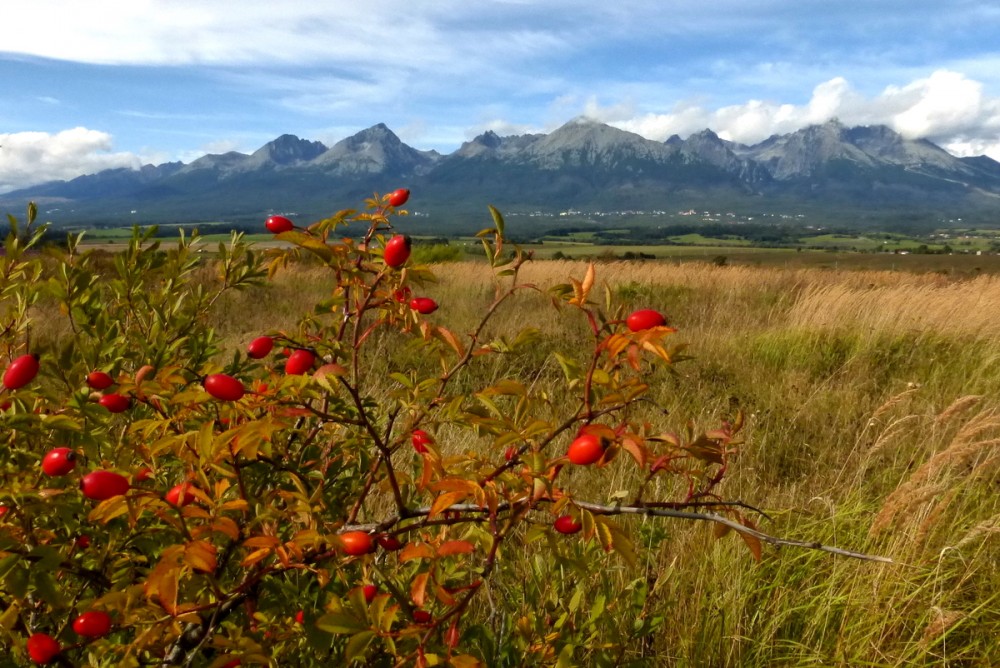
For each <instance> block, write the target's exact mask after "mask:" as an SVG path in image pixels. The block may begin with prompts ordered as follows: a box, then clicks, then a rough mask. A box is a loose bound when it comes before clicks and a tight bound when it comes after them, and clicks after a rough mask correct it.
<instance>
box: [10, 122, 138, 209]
mask: <svg viewBox="0 0 1000 668" xmlns="http://www.w3.org/2000/svg"><path fill="white" fill-rule="evenodd" d="M112 148H113V146H112V138H111V135H109V134H108V133H106V132H100V131H98V130H89V129H87V128H83V127H77V128H72V129H70V130H63V131H62V132H58V133H56V134H50V133H48V132H15V133H10V134H0V193H5V192H10V191H11V190H16V189H18V188H23V187H26V186H29V185H32V184H36V183H42V182H45V181H54V180H58V179H72V178H75V177H77V176H80V175H81V174H90V173H93V172H98V171H100V170H102V169H111V168H114V167H131V168H138V167H139V166H140V164H141V161H140V159H139V157H138V156H136V155H134V154H132V153H126V152H118V153H116V152H114V151H112Z"/></svg>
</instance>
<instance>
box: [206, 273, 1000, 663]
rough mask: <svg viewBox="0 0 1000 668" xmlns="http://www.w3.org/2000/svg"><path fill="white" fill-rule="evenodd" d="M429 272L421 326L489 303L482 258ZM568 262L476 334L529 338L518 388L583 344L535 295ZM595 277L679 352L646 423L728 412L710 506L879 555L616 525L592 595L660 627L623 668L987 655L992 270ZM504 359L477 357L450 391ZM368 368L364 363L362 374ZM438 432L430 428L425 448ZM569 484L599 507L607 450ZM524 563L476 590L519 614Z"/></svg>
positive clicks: (305, 287)
mask: <svg viewBox="0 0 1000 668" xmlns="http://www.w3.org/2000/svg"><path fill="white" fill-rule="evenodd" d="M435 270H436V272H437V274H438V278H439V280H438V282H437V283H434V284H429V285H426V286H420V287H419V288H416V287H415V292H418V293H420V294H427V295H429V296H432V297H434V299H436V300H437V301H438V302H439V303H440V304H441V310H440V311H438V312H437V313H435V314H434V315H433V316H431V317H432V318H433V320H434V322H435V323H437V324H442V325H445V326H447V327H449V328H451V329H452V330H454V331H455V332H456V333H457V334H459V335H462V334H463V333H464V332H468V331H470V330H471V328H472V326H473V325H474V323H475V322H477V319H478V316H479V314H481V313H482V310H483V308H484V307H485V305H486V304H488V303H489V302H490V300H491V299H492V296H493V288H492V281H491V278H490V275H489V271H488V267H487V266H486V265H485V264H483V263H481V262H460V263H449V264H445V265H440V266H438V267H435ZM585 270H586V263H585V262H578V261H548V262H536V263H529V264H528V265H526V266H525V267H524V270H523V273H522V275H521V277H520V280H521V282H523V283H526V284H531V285H534V286H537V288H538V290H525V291H524V292H523V293H521V294H520V295H519V296H518V297H517V298H515V299H514V300H511V302H510V303H508V304H506V305H505V306H504V307H503V308H502V309H501V311H500V312H499V313H498V317H497V320H496V322H495V323H493V324H492V325H491V326H490V327H489V328H488V330H487V332H486V334H487V336H489V337H493V336H501V335H510V334H512V333H514V332H516V331H517V330H518V329H520V328H521V327H524V326H528V325H534V326H537V327H539V329H540V330H541V331H542V333H543V334H544V337H545V339H544V341H543V343H542V344H540V345H539V346H538V349H537V350H536V351H534V357H532V358H531V359H529V360H526V362H530V364H527V363H526V365H525V368H529V367H531V368H535V367H538V366H539V365H540V366H541V368H542V372H541V373H539V374H537V375H534V376H531V377H530V378H527V379H526V380H527V381H528V382H530V383H531V384H532V387H539V388H545V389H546V391H548V392H551V393H552V394H553V396H554V397H556V401H558V396H559V394H558V392H559V391H560V390H559V388H558V380H559V377H560V374H559V372H558V367H557V366H556V365H555V364H554V363H552V361H551V359H549V356H548V350H549V346H558V347H562V348H563V349H567V348H568V349H570V350H572V349H573V346H574V345H577V344H579V346H580V350H585V348H586V346H587V345H588V334H587V330H586V325H585V321H584V320H583V319H582V317H580V316H579V314H577V313H575V311H574V310H573V309H564V311H563V312H562V316H561V317H557V315H556V314H557V311H556V310H555V309H554V308H553V307H552V305H551V300H550V299H549V298H548V297H547V296H546V294H545V290H546V289H547V288H549V287H551V286H552V285H554V284H557V283H565V282H567V281H568V278H569V277H570V276H573V277H576V278H578V279H579V278H582V276H583V275H584V272H585ZM605 284H606V285H607V286H608V287H609V288H610V289H611V291H612V292H613V293H614V295H615V296H616V297H617V298H619V299H621V300H624V302H625V305H626V308H639V307H647V306H648V307H653V308H658V309H661V310H663V311H665V312H666V313H668V314H669V316H670V318H671V320H672V324H674V325H676V326H677V327H678V328H679V330H680V331H679V333H678V334H677V335H676V337H677V338H678V339H679V340H683V341H686V342H689V343H690V344H691V352H692V353H693V354H694V355H695V356H696V357H695V359H694V360H692V361H689V362H685V363H684V364H681V365H678V366H677V367H676V372H677V373H676V375H667V374H659V375H656V376H653V377H651V379H650V380H651V382H652V383H653V385H654V388H653V390H652V391H651V397H650V398H651V399H652V402H651V404H650V405H649V408H648V410H649V419H650V420H651V421H655V422H656V423H657V424H658V425H659V426H661V427H663V428H664V429H679V428H681V427H682V426H683V424H684V422H685V421H686V420H687V419H689V418H692V419H694V420H695V421H696V422H697V423H698V424H699V425H700V426H706V427H707V426H710V425H712V424H713V423H714V424H717V422H718V420H719V419H721V418H722V417H724V416H725V415H727V414H728V413H729V412H730V411H731V410H732V408H733V407H734V406H737V405H738V406H740V407H741V408H742V409H743V410H744V411H745V412H746V413H747V417H748V424H747V429H746V438H747V444H746V446H745V447H744V452H743V454H742V455H741V457H740V458H739V459H738V460H737V461H736V462H735V463H734V467H733V470H732V471H731V473H730V476H729V478H728V480H727V481H726V483H725V484H724V486H723V488H722V493H723V494H724V495H725V496H726V497H727V498H733V499H740V500H744V501H747V502H749V503H752V504H754V505H756V506H758V507H760V508H763V509H765V510H767V511H768V512H769V514H770V515H771V516H772V517H773V520H770V521H762V522H761V526H762V528H764V529H765V530H767V531H771V532H773V533H776V534H782V535H786V536H789V537H794V538H799V539H802V540H818V541H822V542H826V543H831V544H835V545H838V546H840V547H844V548H848V549H855V550H862V551H869V552H873V553H878V554H882V555H886V556H890V557H892V558H894V559H896V560H897V561H898V562H900V564H901V565H900V566H884V565H873V564H868V563H863V562H853V561H845V560H841V559H836V558H832V557H830V556H829V555H824V554H820V553H816V552H809V551H794V550H784V551H781V552H778V551H775V550H768V549H765V556H764V559H763V560H762V562H761V563H759V564H757V563H755V562H753V560H752V559H751V558H750V556H749V554H748V553H747V551H746V548H745V546H743V545H742V544H741V542H740V541H739V540H738V539H736V538H735V537H732V536H731V537H728V538H725V539H722V540H714V539H713V538H712V533H711V528H710V527H707V526H704V525H698V524H684V523H674V524H671V523H664V522H658V521H653V520H635V521H624V523H625V524H626V525H627V526H628V528H629V531H630V532H631V533H632V534H633V535H634V536H635V537H636V540H637V542H639V543H641V544H642V545H643V546H644V548H645V552H644V556H643V561H642V563H641V564H640V565H639V572H634V571H631V570H630V569H628V568H625V567H624V566H623V565H622V564H621V563H620V562H618V561H614V560H611V561H609V562H608V564H606V565H604V566H602V570H601V573H600V577H601V583H602V584H601V585H600V586H612V587H620V588H621V590H620V591H621V592H622V593H621V594H620V597H621V601H620V602H621V604H622V605H624V606H625V607H623V608H621V613H620V614H621V615H623V616H624V615H628V614H632V613H634V612H635V611H634V610H630V609H629V608H628V607H627V603H626V601H627V594H626V593H624V592H626V591H627V587H629V586H632V584H633V583H634V581H635V579H636V578H639V579H644V580H645V581H646V582H649V583H652V584H651V587H652V588H653V589H652V594H651V596H650V602H649V603H648V604H647V609H646V610H645V612H644V613H643V614H647V615H662V616H663V617H664V618H665V619H666V620H669V623H668V624H666V625H665V626H664V627H663V628H662V629H661V630H660V631H659V632H658V633H657V634H656V636H655V638H653V639H650V638H644V639H636V641H635V642H636V645H635V646H630V648H629V652H634V653H633V654H630V656H633V657H649V656H653V657H655V659H643V660H645V661H647V662H646V663H642V661H640V662H639V663H637V664H635V665H719V666H737V665H752V666H770V665H844V666H849V665H871V666H912V665H927V666H930V665H952V664H953V665H970V666H975V665H991V664H990V659H989V658H988V657H996V656H998V655H1000V640H998V639H997V638H1000V616H998V615H997V614H996V613H995V610H996V607H995V605H996V601H997V600H1000V575H998V573H997V570H996V563H998V562H1000V541H998V540H997V536H998V534H1000V520H998V518H1000V499H998V497H997V495H996V493H995V486H996V484H997V479H998V468H1000V402H998V399H997V398H998V397H1000V347H998V345H997V344H998V342H1000V322H993V320H997V319H996V318H995V316H994V311H995V308H991V305H994V304H1000V279H994V278H987V277H981V278H976V279H971V280H961V279H955V278H950V277H946V276H942V275H939V274H921V275H916V274H906V273H893V272H871V271H865V272H855V271H834V270H828V269H808V268H787V269H784V268H757V267H746V266H728V267H716V266H713V265H710V264H693V263H687V264H683V265H677V264H672V263H651V262H641V263H640V262H610V263H599V264H598V265H597V285H596V287H595V290H594V292H593V293H592V298H593V299H594V300H595V301H598V302H603V286H604V285H605ZM328 286H329V279H328V278H327V276H326V274H325V272H324V271H323V270H322V269H321V268H315V267H303V266H297V267H292V268H290V269H288V270H287V271H283V272H281V273H279V274H278V276H277V278H276V281H275V282H274V283H273V284H272V285H271V286H269V287H267V288H266V289H263V290H260V291H252V292H248V293H241V294H239V295H233V296H232V297H230V298H229V299H227V300H224V301H225V304H222V305H220V306H221V307H222V312H221V313H220V318H219V322H218V327H217V329H218V331H219V332H220V334H221V335H222V336H223V337H224V339H225V340H226V341H227V345H229V346H232V347H241V346H242V345H245V343H246V341H248V340H249V339H250V338H252V337H253V336H256V335H258V334H259V333H262V332H265V331H273V330H279V329H286V328H292V327H293V326H294V324H295V322H296V320H297V318H298V316H300V315H301V314H302V313H303V312H304V311H305V310H308V308H309V307H310V306H311V304H313V303H315V301H317V300H318V299H320V298H322V297H323V296H324V295H325V293H326V292H327V291H328V290H329V287H328ZM387 335H391V333H387ZM377 345H378V346H379V347H378V350H377V351H375V353H374V354H373V356H372V358H373V360H375V361H376V362H377V364H383V365H391V364H396V363H406V362H407V360H406V359H405V358H399V357H394V356H393V352H394V350H393V345H394V344H393V339H392V338H391V336H390V337H389V338H387V339H386V340H385V341H382V342H378V343H377ZM414 363H415V362H414ZM522 371H523V370H522V368H521V367H520V366H519V365H518V364H517V363H515V362H512V361H509V360H505V359H501V358H497V359H496V360H491V359H487V360H485V361H484V364H483V365H482V366H481V367H479V368H478V370H477V371H476V372H475V376H474V377H472V378H470V379H469V382H470V383H471V385H470V387H471V386H472V385H479V386H481V384H483V383H489V382H493V381H495V380H498V379H500V378H502V377H505V376H509V375H510V374H519V373H522ZM385 375H386V374H385V373H384V369H383V368H382V367H381V366H378V367H376V368H373V369H372V370H371V373H370V377H371V379H372V381H371V382H373V383H378V382H380V380H379V379H380V378H383V377H384V376H385ZM449 433H450V432H449V431H448V430H447V428H445V427H442V430H441V432H440V433H439V437H440V439H441V440H442V441H448V440H449V436H448V434H449ZM448 447H449V448H451V447H454V448H465V447H488V445H486V446H484V445H483V444H471V443H451V444H449V445H448ZM578 481H579V482H583V483H584V486H585V487H587V483H589V482H591V481H592V484H591V485H590V486H589V488H587V489H586V493H587V494H588V495H589V497H590V500H595V501H607V500H608V499H607V498H605V497H606V496H607V495H609V494H611V493H613V492H614V491H616V490H618V489H622V488H626V487H627V486H628V485H629V484H630V483H631V481H632V478H631V477H630V476H629V475H628V473H627V472H626V471H625V470H624V464H620V463H617V462H616V464H615V466H614V467H612V468H609V469H607V470H604V471H603V472H601V473H600V474H593V473H592V472H588V473H586V474H580V475H579V476H578ZM658 491H659V492H662V493H665V494H668V493H670V491H671V488H670V486H669V485H664V486H663V487H662V489H660V490H658ZM545 555H546V553H545V548H544V547H538V546H537V545H533V546H528V547H527V548H526V549H525V551H524V553H522V554H510V555H507V559H508V560H509V562H508V563H509V568H508V569H507V570H505V571H504V575H502V576H498V581H497V583H496V585H495V588H494V589H492V592H493V593H492V595H493V596H495V597H496V600H497V601H498V602H499V601H501V600H502V601H504V602H505V604H506V605H509V606H511V609H513V610H518V609H519V608H518V605H522V606H525V608H524V609H523V610H521V612H519V613H517V614H527V615H531V614H534V611H533V610H532V608H531V603H530V601H528V600H524V601H521V599H519V597H518V596H519V595H518V592H519V591H520V590H521V588H522V587H523V586H524V583H525V582H526V580H527V579H528V578H529V575H530V570H531V567H532V566H531V563H532V560H533V559H536V558H545ZM504 578H507V579H506V580H505V579H504ZM608 582H611V583H612V584H607V583H608ZM591 585H592V586H593V587H598V586H599V585H598V584H597V583H596V581H595V582H594V583H591V584H590V585H588V586H591ZM991 602H992V603H991ZM887 611H891V614H886V613H887ZM620 621H621V624H622V628H625V629H627V628H629V626H628V625H629V623H630V619H628V618H626V617H623V618H622V619H621V620H620Z"/></svg>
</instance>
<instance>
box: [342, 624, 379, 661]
mask: <svg viewBox="0 0 1000 668" xmlns="http://www.w3.org/2000/svg"><path fill="white" fill-rule="evenodd" d="M374 639H375V633H374V632H373V631H362V632H361V633H356V634H354V635H353V636H352V637H351V639H350V640H349V641H348V642H347V649H345V650H344V658H346V659H347V660H348V661H354V660H355V659H361V658H364V653H365V651H366V650H367V649H368V646H369V645H370V644H372V640H374Z"/></svg>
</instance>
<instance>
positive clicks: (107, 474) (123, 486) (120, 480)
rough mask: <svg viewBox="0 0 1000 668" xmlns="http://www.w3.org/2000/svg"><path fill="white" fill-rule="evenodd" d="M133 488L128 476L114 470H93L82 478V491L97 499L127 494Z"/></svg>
mask: <svg viewBox="0 0 1000 668" xmlns="http://www.w3.org/2000/svg"><path fill="white" fill-rule="evenodd" d="M131 488H132V485H130V484H129V481H128V478H126V477H125V476H123V475H119V474H117V473H115V472H114V471H91V472H90V473H88V474H87V475H85V476H83V478H81V479H80V491H81V492H83V495H84V496H85V497H87V498H88V499H93V500H95V501H104V500H105V499H110V498H111V497H113V496H119V495H121V494H125V493H126V492H128V491H129V489H131Z"/></svg>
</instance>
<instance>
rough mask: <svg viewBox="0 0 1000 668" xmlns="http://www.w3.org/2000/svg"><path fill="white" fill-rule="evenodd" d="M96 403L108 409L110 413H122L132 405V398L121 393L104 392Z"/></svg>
mask: <svg viewBox="0 0 1000 668" xmlns="http://www.w3.org/2000/svg"><path fill="white" fill-rule="evenodd" d="M97 403H99V404H100V405H102V406H104V407H105V408H107V409H108V412H110V413H124V412H125V411H127V410H128V408H129V406H131V405H132V400H131V399H129V398H128V397H126V396H125V395H123V394H114V393H112V394H105V395H104V396H103V397H101V398H100V399H98V400H97Z"/></svg>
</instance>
